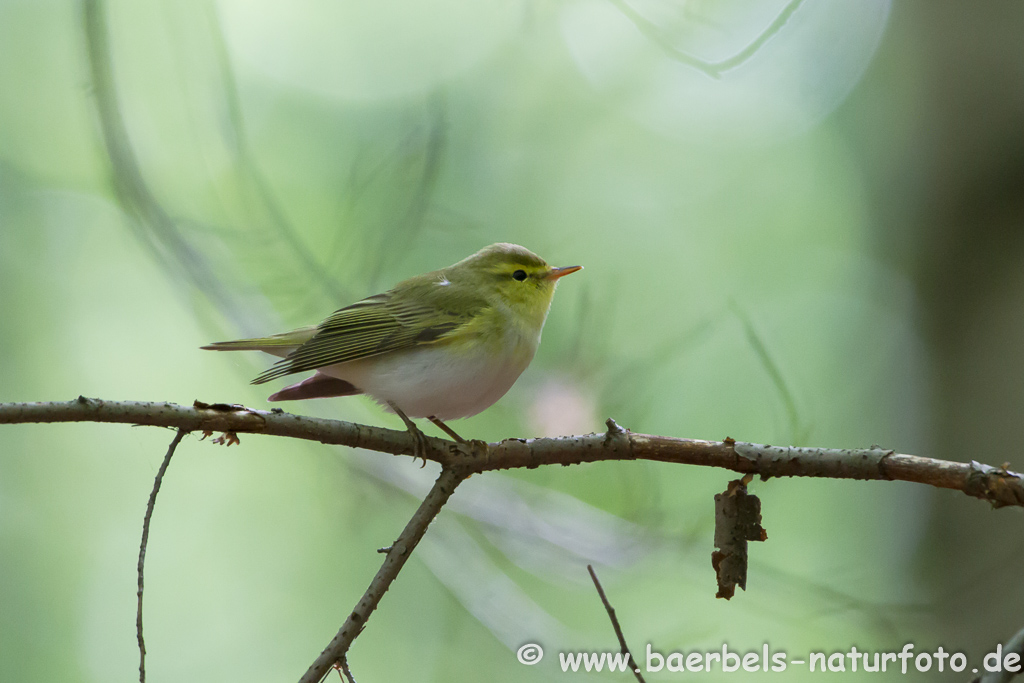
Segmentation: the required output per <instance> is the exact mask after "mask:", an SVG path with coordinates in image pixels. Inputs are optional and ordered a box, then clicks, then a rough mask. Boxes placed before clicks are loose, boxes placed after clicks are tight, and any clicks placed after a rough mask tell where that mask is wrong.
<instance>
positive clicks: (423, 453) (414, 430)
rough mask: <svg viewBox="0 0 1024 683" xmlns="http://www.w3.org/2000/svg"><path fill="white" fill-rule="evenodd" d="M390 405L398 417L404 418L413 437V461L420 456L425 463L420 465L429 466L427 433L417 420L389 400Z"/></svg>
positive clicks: (422, 466)
mask: <svg viewBox="0 0 1024 683" xmlns="http://www.w3.org/2000/svg"><path fill="white" fill-rule="evenodd" d="M388 405H389V406H391V410H393V411H395V415H398V417H400V418H402V422H404V423H405V428H406V430H408V432H409V435H410V436H411V437H412V441H413V447H412V459H413V461H414V462H415V460H416V458H419V459H420V460H422V461H423V464H422V465H420V468H421V469H422V468H424V467H426V466H427V451H429V450H430V447H429V446H428V445H427V435H426V434H424V433H423V432H422V430H420V428H419V427H417V426H416V423H415V422H413V421H412V420H410V419H409V416H408V415H406V414H405V413H404V412H402V409H401V408H399V407H398V406H396V405H395V404H394V403H392V402H391V401H388Z"/></svg>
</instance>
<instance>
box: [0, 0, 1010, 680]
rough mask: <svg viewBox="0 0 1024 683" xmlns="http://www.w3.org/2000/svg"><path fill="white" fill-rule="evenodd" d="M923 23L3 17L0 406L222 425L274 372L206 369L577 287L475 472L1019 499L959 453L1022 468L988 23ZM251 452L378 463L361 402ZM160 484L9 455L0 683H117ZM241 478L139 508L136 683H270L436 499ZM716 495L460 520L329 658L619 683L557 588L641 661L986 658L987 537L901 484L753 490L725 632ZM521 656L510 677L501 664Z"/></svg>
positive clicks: (312, 466)
mask: <svg viewBox="0 0 1024 683" xmlns="http://www.w3.org/2000/svg"><path fill="white" fill-rule="evenodd" d="M960 7H961V5H960V3H956V2H953V1H952V0H943V1H942V2H912V1H910V0H908V1H907V2H901V3H896V4H894V6H893V7H892V8H891V13H890V7H889V4H888V2H887V1H886V0H834V1H832V2H828V3H819V2H810V1H807V2H800V1H799V0H797V1H794V2H784V1H781V0H744V1H733V0H717V1H716V2H709V1H707V0H681V1H680V2H675V3H670V2H661V1H660V0H632V1H629V0H609V1H608V2H599V1H595V0H567V1H566V2H562V3H536V2H529V0H527V1H524V2H495V1H493V0H490V1H485V0H481V1H479V2H474V3H464V2H457V1H456V0H434V2H431V3H425V2H414V1H412V0H388V1H386V2H377V3H337V2H327V1H325V0H302V2H297V3H269V2H251V1H246V2H240V1H238V0H221V1H220V2H213V1H212V0H178V1H176V2H169V1H167V0H134V1H132V2H128V1H126V0H110V1H109V2H106V3H100V2H99V1H98V0H86V1H84V2H80V3H74V2H66V1H62V0H2V1H0V292H2V293H3V296H0V348H2V349H3V350H4V351H5V357H4V360H3V361H2V362H0V401H26V400H57V399H61V400H63V399H67V398H70V397H73V396H77V395H79V394H84V395H87V396H99V397H103V398H109V399H150V400H171V401H177V402H182V403H189V402H191V401H192V400H193V399H197V398H198V399H201V400H205V401H227V402H244V403H246V404H249V405H257V406H258V405H261V403H262V400H263V398H264V396H265V393H266V389H265V388H261V387H250V386H248V385H247V381H248V379H250V378H251V377H252V376H254V375H255V374H256V373H257V372H258V371H259V370H260V369H262V368H263V367H265V366H266V364H267V360H266V359H262V358H256V357H250V356H249V355H245V354H237V355H235V354H233V355H230V356H228V355H221V354H210V353H203V352H200V351H199V350H198V348H197V347H198V346H200V345H202V344H203V343H206V342H209V341H212V340H215V339H221V338H230V337H235V336H241V335H248V334H263V333H270V332H276V331H281V330H284V329H287V328H289V327H291V326H298V325H305V324H310V323H312V322H315V321H317V320H319V319H320V318H322V317H323V316H324V315H326V314H327V313H329V312H330V311H332V310H334V309H336V308H338V307H340V306H341V305H344V304H346V303H349V302H351V301H353V300H355V299H357V298H359V297H362V296H366V295H368V294H372V293H374V292H376V291H380V290H382V289H385V288H387V287H388V286H390V285H391V284H393V283H395V282H397V281H398V280H400V279H402V278H404V277H407V276H410V275H413V274H416V273H419V272H422V271H425V270H429V269H434V268H438V267H441V266H444V265H447V264H449V263H452V262H454V261H456V260H458V259H460V258H462V257H464V256H466V255H468V254H470V253H472V252H473V251H475V250H476V249H478V248H480V247H482V246H484V245H486V244H489V243H491V242H496V241H511V242H516V243H520V244H523V245H525V246H527V247H529V248H530V249H533V250H534V251H536V252H538V253H539V254H541V255H542V256H543V257H545V258H546V259H548V260H549V261H551V262H553V263H556V264H563V265H568V264H575V263H580V264H583V265H585V266H586V270H585V271H584V272H583V273H581V274H580V275H578V276H574V277H573V278H571V279H568V280H566V281H565V282H564V283H562V286H561V287H560V289H559V292H558V294H557V296H556V297H555V302H554V305H553V307H552V312H551V315H550V318H549V320H548V324H547V328H546V330H545V334H544V343H543V344H542V345H541V348H540V351H539V352H538V356H537V358H536V359H535V361H534V363H533V365H532V366H531V368H530V369H529V370H528V371H527V372H526V374H525V375H524V376H523V377H522V379H521V380H520V381H519V383H518V384H517V385H516V386H515V387H514V388H513V389H512V391H510V393H509V395H508V396H507V397H505V398H504V399H502V401H500V402H499V403H498V404H497V405H496V406H494V407H493V408H491V409H490V410H488V411H486V412H485V413H483V414H481V415H479V416H477V417H474V418H471V419H470V420H467V421H465V422H463V423H461V424H459V425H457V428H458V429H459V431H460V432H461V433H463V434H464V435H466V436H467V437H472V438H486V439H499V438H503V437H507V436H513V435H515V436H519V435H530V436H533V435H540V434H559V433H573V432H580V431H592V430H597V429H600V428H601V426H602V422H603V419H604V418H605V417H607V416H609V415H611V416H614V417H615V418H616V420H617V421H618V422H619V423H620V424H622V425H623V426H626V427H629V428H630V429H633V430H635V431H643V432H650V433H662V434H672V435H679V436H689V437H698V438H714V439H718V438H722V437H725V436H731V437H734V438H737V439H744V440H751V441H760V442H767V443H773V444H778V443H794V444H800V445H804V444H818V445H825V446H830V447H846V446H850V447H852V446H867V445H871V444H875V443H877V444H883V445H885V446H886V447H892V448H895V449H898V450H900V451H902V452H910V453H918V454H922V455H934V456H938V457H947V458H951V459H958V460H968V459H972V458H974V459H978V460H983V461H987V462H990V463H991V464H1000V463H1001V462H1002V461H1004V460H1011V461H1012V463H1013V464H1014V466H1015V467H1016V468H1017V469H1021V468H1022V466H1024V463H1022V461H1021V459H1020V458H1021V456H1020V455H1019V454H1017V453H1016V452H1010V453H1007V452H1005V450H1004V449H1001V448H992V449H989V448H985V449H982V448H980V447H979V446H978V444H979V443H982V442H983V440H986V439H992V440H996V439H995V437H998V442H999V443H1011V444H1015V443H1018V441H1017V440H1016V439H1015V437H1019V436H1020V430H1021V427H1020V426H1019V425H1020V420H1018V419H1016V418H1017V416H1019V415H1020V414H1021V411H1022V410H1024V381H1022V380H1024V362H1022V358H1021V348H1024V317H1022V316H1021V313H1020V312H1021V310H1022V308H1021V307H1022V305H1024V278H1022V277H1021V273H1022V272H1024V270H1022V269H1021V268H1020V267H1019V264H1020V262H1021V257H1022V256H1024V245H1022V241H1021V239H1020V235H1021V232H1022V231H1021V230H1020V228H1021V226H1022V224H1024V209H1022V206H1021V204H1022V200H1021V197H1024V192H1021V191H1020V190H1021V189H1022V187H1024V183H1022V182H1020V181H1021V179H1022V178H1024V132H1022V131H1024V127H1021V126H1020V125H1019V122H1020V121H1021V120H1022V118H1021V117H1022V114H1024V89H1022V88H1021V86H1020V84H1021V83H1024V58H1022V57H1021V54H1020V51H1019V35H1020V31H1021V29H1022V28H1024V10H1022V5H1020V3H1014V2H1007V1H999V0H986V1H985V2H982V3H971V4H970V5H969V6H968V5H963V8H962V9H961V8H960ZM965 24H966V26H967V27H968V28H966V29H965V28H964V26H965ZM709 65H712V66H709ZM713 65H718V66H713ZM288 409H290V410H293V411H296V412H309V413H312V414H317V415H322V416H330V417H338V418H343V419H349V420H355V421H361V422H370V423H374V424H384V425H388V426H391V427H394V428H400V426H401V425H400V423H399V421H398V420H397V419H396V418H395V417H394V416H389V415H386V414H384V413H383V412H382V411H380V410H379V409H378V408H377V407H376V406H375V405H372V404H371V403H370V402H369V401H366V400H364V399H361V398H358V399H339V400H330V401H323V402H309V403H308V404H301V405H294V406H288ZM170 439H171V433H170V432H167V433H165V432H162V431H159V430H153V429H146V430H143V429H127V428H124V427H120V426H105V425H54V426H48V427H42V426H13V427H5V428H3V429H0V576H3V577H4V580H3V581H2V582H0V680H3V681H25V682H28V681H35V680H49V679H51V678H52V677H53V676H54V675H55V672H58V673H57V675H59V676H60V678H61V679H62V680H65V681H107V680H112V679H115V680H125V679H128V678H131V677H132V676H133V675H134V670H135V667H136V666H137V652H136V649H135V638H134V600H135V595H134V592H135V576H134V571H135V555H136V552H137V544H138V537H139V534H140V529H141V520H142V512H143V509H144V506H145V501H146V496H147V494H148V491H149V487H150V485H151V482H152V477H153V475H154V474H155V471H156V468H157V466H158V465H159V462H160V458H161V456H162V454H163V452H164V450H165V448H166V444H167V443H168V442H169V441H170ZM242 441H243V443H242V445H241V447H238V448H232V449H229V450H226V449H218V448H211V447H210V446H209V445H208V444H207V443H199V442H198V441H197V440H196V439H187V440H186V441H185V442H184V443H183V445H182V446H181V448H179V450H178V455H177V457H176V460H175V462H174V463H173V464H172V466H171V468H170V472H169V474H168V476H167V478H166V479H165V483H164V488H163V491H162V493H161V496H160V499H159V501H158V504H157V510H156V515H155V518H154V524H153V530H152V536H151V539H150V546H149V552H148V564H147V570H148V571H147V581H146V586H147V593H146V635H147V645H148V650H149V656H148V658H147V661H148V669H149V680H151V681H164V680H167V681H171V680H175V681H177V680H190V681H205V680H224V679H231V680H249V681H263V680H267V681H269V680H282V679H284V680H288V679H289V678H291V679H294V678H296V677H297V676H298V675H299V674H300V673H301V672H302V671H304V670H305V667H306V666H307V665H308V663H309V662H310V661H312V659H313V657H315V655H316V654H318V653H319V652H320V649H321V648H322V647H323V645H324V644H326V642H327V641H328V640H329V639H330V637H331V636H332V635H333V633H334V632H335V630H336V629H337V627H338V625H339V624H340V623H341V621H342V620H343V617H344V615H345V614H346V613H347V611H348V609H349V608H350V607H351V605H352V604H354V602H355V601H356V600H357V598H358V596H359V595H360V594H361V593H362V591H363V590H364V588H365V586H366V584H367V582H368V581H369V579H370V577H371V576H372V574H373V572H375V571H376V568H377V566H378V563H379V561H380V557H379V556H378V555H377V553H375V552H374V549H375V548H378V547H380V546H384V545H387V544H388V543H390V541H391V540H392V539H393V538H394V537H395V536H396V535H397V533H398V530H399V529H400V528H401V526H402V525H403V524H404V521H405V520H406V519H407V518H408V516H409V515H410V514H411V512H412V511H413V509H414V508H415V505H416V498H417V496H421V495H422V494H423V492H424V491H425V490H426V487H427V486H428V485H429V482H430V481H431V479H432V477H433V476H434V474H435V473H434V472H432V471H431V470H430V468H427V469H426V470H423V471H420V470H418V469H417V468H416V467H414V465H413V464H412V463H411V462H410V461H409V460H407V459H389V458H388V457H387V456H381V455H379V454H366V453H356V452H350V451H346V450H343V449H330V448H326V447H316V446H312V445H307V444H299V443H288V442H284V441H274V440H271V439H261V438H258V437H243V440H242ZM728 479H729V476H728V474H727V473H723V472H716V471H705V470H697V469H694V468H684V467H672V466H668V465H661V464H656V463H604V464H599V465H598V464H595V465H589V466H581V467H573V468H566V469H561V468H559V469H555V468H546V469H539V470H533V471H528V472H514V473H510V474H507V475H493V474H491V475H488V476H486V477H483V476H481V477H474V478H473V479H471V480H470V481H468V482H467V483H466V484H464V488H462V489H460V491H459V492H458V493H457V494H456V496H455V497H454V498H453V499H452V502H451V504H450V505H449V507H448V508H446V510H445V511H444V512H443V514H442V515H441V517H440V518H439V519H438V520H437V521H436V523H435V524H434V525H433V526H432V527H431V529H430V531H429V533H428V534H427V537H426V539H425V541H424V544H423V545H422V546H421V548H420V549H419V550H417V553H416V556H415V557H414V559H413V561H412V562H410V564H409V565H408V567H407V568H406V569H405V571H404V572H403V573H402V575H401V576H400V578H399V580H398V581H397V582H396V584H395V585H394V586H393V588H392V589H391V591H390V592H389V593H388V595H387V596H386V598H385V600H384V602H383V603H382V606H381V609H380V611H379V612H378V613H377V614H375V615H374V617H373V619H372V620H371V623H370V624H369V628H367V630H366V631H365V633H363V634H362V636H361V637H360V638H359V639H358V640H357V641H356V645H355V647H354V648H353V650H352V653H351V657H350V659H349V661H350V664H351V665H352V668H353V671H354V673H355V675H356V677H357V678H358V679H359V680H366V681H374V680H402V679H414V678H415V679H416V680H438V681H447V680H462V679H479V678H487V679H488V680H495V681H505V680H507V681H520V680H537V677H538V676H540V677H541V678H542V679H545V680H547V679H562V678H564V676H565V675H563V674H560V673H559V672H558V667H557V665H556V663H557V657H556V654H555V653H556V652H557V651H559V650H564V649H567V648H578V649H586V650H590V651H593V650H599V649H611V650H614V649H616V647H617V646H616V644H615V641H614V635H613V633H612V631H611V627H610V625H609V624H608V622H607V619H606V617H605V614H604V611H603V609H602V607H601V604H600V601H599V600H598V599H597V596H596V595H595V594H594V591H593V586H592V585H591V584H590V581H589V577H588V575H587V572H586V568H585V566H586V564H587V563H588V562H589V563H594V564H595V565H596V566H597V569H598V572H599V573H600V575H601V578H602V581H603V583H604V585H605V588H606V590H607V591H608V593H609V596H610V598H611V600H612V603H613V604H614V605H615V607H616V609H617V612H618V615H619V618H620V621H621V622H622V624H623V628H624V629H625V631H626V635H627V638H628V640H629V641H630V643H631V645H632V646H633V647H634V649H635V651H636V652H638V653H642V652H643V650H644V645H645V644H646V643H648V642H649V643H652V645H653V647H654V648H655V649H657V650H659V651H662V652H666V651H672V650H685V651H687V652H689V651H693V650H714V649H719V650H720V648H721V645H722V643H728V644H729V646H730V648H731V649H732V650H734V651H746V650H760V647H761V645H762V643H764V642H768V643H770V645H771V647H772V649H773V650H786V651H788V652H789V653H791V658H797V657H798V656H799V655H801V654H804V653H806V652H808V651H811V650H823V651H826V652H833V651H846V650H848V649H849V646H850V645H856V646H857V647H858V648H860V649H862V650H864V649H867V650H885V651H893V650H899V649H900V648H901V647H902V646H903V644H904V643H906V642H913V643H915V645H916V646H917V649H918V651H923V650H933V649H934V648H935V647H936V646H937V645H940V644H941V645H943V646H944V647H945V648H946V649H947V650H964V651H966V652H968V653H969V654H970V655H971V656H972V657H973V661H979V660H980V657H981V655H982V654H984V653H985V652H987V651H988V650H989V649H991V647H992V646H993V645H994V643H995V642H996V641H998V640H1001V639H1005V638H1007V637H1009V635H1011V634H1012V633H1013V632H1014V631H1015V630H1016V629H1017V628H1018V627H1019V626H1020V625H1021V624H1020V623H1019V622H1020V617H1019V609H1018V608H1017V607H1015V606H1014V605H1016V606H1019V604H1020V600H1021V599H1024V589H1022V588H1021V586H1020V585H1019V566H1020V560H1021V558H1022V557H1024V536H1022V534H1021V516H1020V514H1018V513H1017V512H1015V511H1000V512H998V513H992V512H990V511H988V510H986V509H984V508H983V506H982V505H981V504H979V503H978V502H977V501H975V500H970V499H967V498H966V497H964V496H958V495H957V494H953V493H948V492H933V491H929V490H925V489H923V488H921V487H915V486H911V485H905V484H882V483H854V482H832V481H811V480H787V481H769V482H764V483H756V484H755V485H754V487H753V488H754V492H755V493H757V494H758V495H760V496H761V498H762V501H763V508H764V524H765V527H766V528H767V530H768V533H769V540H768V542H767V543H764V544H757V545H756V547H752V548H751V576H750V579H749V582H748V591H747V592H746V593H740V594H739V595H738V596H737V597H736V598H735V599H733V600H732V602H730V603H726V602H723V601H716V600H715V599H714V592H715V588H714V574H713V572H712V570H711V566H710V553H711V550H712V547H711V537H712V525H713V500H712V496H713V494H714V493H716V492H718V491H721V490H723V489H724V488H725V485H726V482H727V481H728ZM1014 567H1016V568H1017V569H1016V570H1014V569H1013V568H1014ZM984 587H989V588H992V590H985V589H984ZM995 588H998V590H995ZM968 624H969V626H968ZM525 642H539V643H542V644H543V645H544V647H545V649H546V650H547V652H548V657H547V658H546V659H545V661H544V662H543V663H541V664H540V665H538V666H535V667H524V666H521V665H519V664H518V663H517V662H516V660H515V656H514V650H515V648H516V647H518V645H520V644H522V643H525ZM56 652H59V653H60V656H59V657H57V656H55V653H56ZM672 675H673V674H668V675H666V674H662V677H661V678H660V679H659V677H658V676H657V675H653V676H651V677H650V678H649V679H648V680H668V679H669V678H671V676H672ZM748 675H749V676H752V677H755V678H757V677H758V676H760V675H761V674H748ZM618 676H620V677H621V674H619V675H618ZM808 676H809V674H806V673H802V672H801V671H799V670H793V669H791V670H790V671H788V672H787V679H788V680H803V679H804V678H807V677H808ZM847 676H849V680H858V679H857V675H856V674H847ZM879 676H881V678H886V676H885V675H879V674H876V675H875V676H874V677H879ZM611 677H612V676H609V678H611ZM719 677H725V676H724V675H720V676H715V675H705V679H706V680H717V678H719ZM874 677H873V678H874ZM889 677H890V678H892V677H893V676H891V675H890V676H889ZM911 678H915V676H911ZM916 678H919V679H920V680H925V679H927V680H950V681H953V680H966V678H967V677H966V676H963V675H956V674H952V675H946V677H942V676H940V675H938V674H935V673H934V672H931V673H929V674H924V675H919V676H917V677H916Z"/></svg>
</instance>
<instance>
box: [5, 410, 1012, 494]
mask: <svg viewBox="0 0 1024 683" xmlns="http://www.w3.org/2000/svg"><path fill="white" fill-rule="evenodd" d="M24 422H121V423H127V424H137V425H153V426H160V427H174V428H177V429H184V430H185V431H214V432H235V433H238V434H246V433H249V434H253V433H255V434H267V435H273V436H285V437H291V438H295V439H308V440H310V441H319V442H321V443H327V444H338V445H341V446H352V447H353V448H366V449H368V450H372V451H379V452H381V453H392V454H394V455H412V454H413V452H414V451H415V443H414V441H413V438H412V437H411V436H410V435H409V433H408V432H405V431H395V430H393V429H383V428H380V427H370V426H367V425H359V424H353V423H351V422H343V421H341V420H324V419H321V418H315V417H304V416H301V415H293V414H291V413H286V412H284V411H283V410H254V409H252V408H245V407H242V406H235V405H228V404H222V403H215V404H203V403H198V402H197V404H196V405H195V406H181V405H177V404H174V403H158V402H144V401H103V400H100V399H96V398H85V397H84V396H80V397H79V398H78V399H76V400H73V401H63V402H52V403H49V402H48V403H0V424H4V423H8V424H13V423H24ZM424 455H425V457H426V459H427V460H433V461H434V462H437V463H439V464H441V465H442V466H443V467H449V468H453V469H455V470H458V471H460V472H463V473H466V474H473V473H478V472H487V471H489V470H503V469H512V468H516V467H527V468H534V467H540V466H542V465H576V464H579V463H584V462H600V461H602V460H656V461H659V462H670V463H676V464H680V465H699V466H702V467H720V468H723V469H727V470H732V471H733V472H739V473H741V474H756V475H758V476H760V477H761V478H762V479H767V478H769V477H828V478H831V479H865V480H867V479H873V480H882V481H889V480H899V481H912V482H917V483H919V484H927V485H929V486H935V487H938V488H945V489H954V490H957V491H962V492H963V493H966V494H967V495H969V496H974V497H975V498H980V499H982V500H987V501H988V502H989V503H991V504H992V506H993V507H1003V506H1007V505H1012V506H1018V507H1024V475H1021V474H1019V473H1017V472H1012V471H1010V470H1009V469H1007V468H1006V466H1002V467H991V466H989V465H983V464H981V463H979V462H975V461H973V460H972V461H970V462H951V461H948V460H936V459H934V458H923V457H920V456H916V455H905V454H903V453H895V452H893V451H890V450H884V449H881V448H865V449H838V448H793V447H788V446H766V445H764V444H756V443H743V442H741V441H736V440H734V439H730V438H726V439H725V440H724V441H702V440H700V439H678V438H675V437H671V436H654V435H651V434H636V433H634V432H630V431H628V430H626V429H623V428H621V427H619V426H618V425H616V424H615V423H614V422H612V423H610V424H609V427H608V431H607V432H601V433H599V434H583V435H580V436H562V437H558V438H555V439H505V440H504V441H501V442H498V443H491V444H482V443H472V444H456V443H455V442H453V441H448V440H445V439H438V438H435V437H430V436H428V437H427V438H426V453H425V454H424Z"/></svg>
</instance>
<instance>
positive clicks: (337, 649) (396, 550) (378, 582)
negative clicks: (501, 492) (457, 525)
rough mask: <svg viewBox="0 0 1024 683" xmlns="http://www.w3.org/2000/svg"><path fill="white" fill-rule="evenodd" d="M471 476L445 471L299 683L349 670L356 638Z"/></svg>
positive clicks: (314, 680)
mask: <svg viewBox="0 0 1024 683" xmlns="http://www.w3.org/2000/svg"><path fill="white" fill-rule="evenodd" d="M467 476H469V472H464V471H459V470H455V469H449V468H443V469H442V470H441V475H440V476H439V477H438V478H437V481H435V482H434V485H433V487H431V489H430V492H429V493H428V494H427V497H426V498H424V499H423V502H422V503H420V506H419V508H418V509H417V510H416V513H415V514H414V515H413V516H412V519H410V520H409V523H408V524H406V525H405V529H403V530H402V533H401V535H399V537H398V539H397V540H396V541H395V542H394V544H392V546H391V548H390V549H389V550H388V553H387V557H386V558H384V564H382V565H381V567H380V569H379V570H377V575H376V576H374V577H373V581H371V582H370V586H369V587H368V588H367V589H366V592H365V593H363V597H362V598H361V599H360V600H359V603H358V604H357V605H356V607H355V609H353V610H352V613H351V614H349V615H348V618H347V619H345V623H344V624H342V626H341V628H340V629H339V630H338V633H337V635H335V636H334V639H333V640H331V642H330V644H329V645H328V646H327V647H326V648H325V649H324V651H323V652H321V653H320V656H319V657H317V658H316V661H314V662H313V664H312V665H310V667H309V669H308V670H307V671H306V673H305V674H303V676H302V678H300V679H299V683H317V682H318V681H320V680H321V679H322V678H323V676H324V674H326V673H329V672H330V670H331V667H333V666H334V665H335V664H341V665H343V666H347V665H346V664H345V656H346V654H347V653H348V649H349V647H350V646H351V645H352V641H353V640H355V638H356V636H358V635H359V633H360V632H361V631H362V630H363V628H364V627H365V626H366V620H367V619H369V618H370V614H372V613H373V610H374V609H376V608H377V605H378V604H379V603H380V600H381V598H383V597H384V593H385V592H387V590H388V588H389V587H390V586H391V583H392V582H393V581H394V580H395V577H397V576H398V572H399V571H401V569H402V566H403V565H404V564H405V561H406V560H408V559H409V555H411V554H412V551H413V549H414V548H415V547H416V545H417V544H418V543H419V542H420V539H422V538H423V534H424V533H426V531H427V527H428V526H430V523H431V522H432V521H433V520H434V517H436V516H437V513H438V512H440V511H441V508H442V507H444V504H445V503H446V502H448V498H449V497H450V496H451V495H452V492H453V491H455V487H456V486H458V485H459V484H460V483H461V482H462V480H463V479H465V478H466V477H467ZM343 670H344V669H343ZM349 675H351V674H349Z"/></svg>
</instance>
